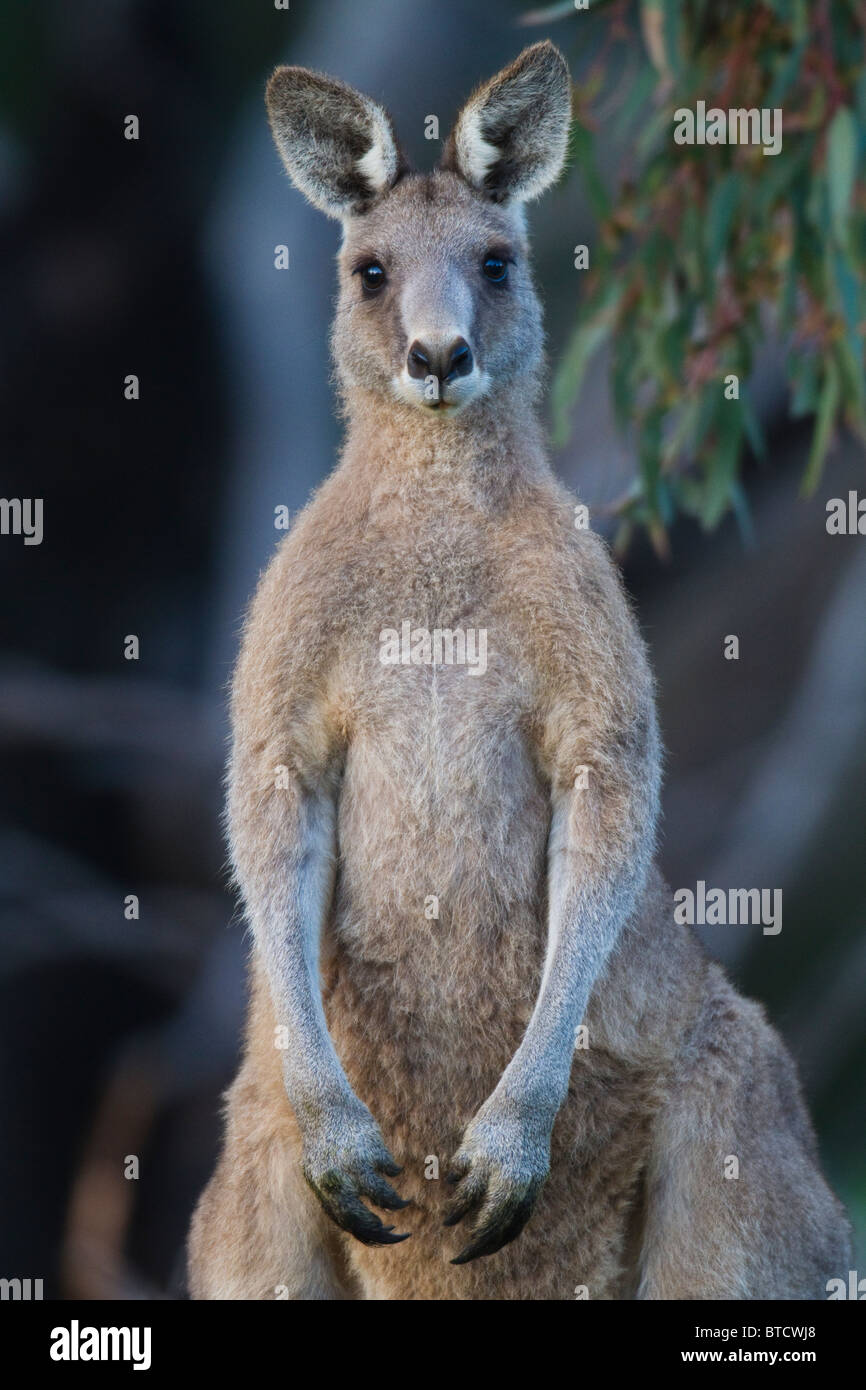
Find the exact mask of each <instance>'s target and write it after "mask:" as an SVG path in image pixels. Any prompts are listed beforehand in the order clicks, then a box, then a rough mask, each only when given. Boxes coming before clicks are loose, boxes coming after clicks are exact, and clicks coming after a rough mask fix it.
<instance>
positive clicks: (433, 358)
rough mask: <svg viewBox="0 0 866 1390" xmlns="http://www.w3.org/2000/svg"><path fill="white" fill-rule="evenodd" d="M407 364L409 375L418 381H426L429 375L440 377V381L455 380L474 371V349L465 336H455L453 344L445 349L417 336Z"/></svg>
mask: <svg viewBox="0 0 866 1390" xmlns="http://www.w3.org/2000/svg"><path fill="white" fill-rule="evenodd" d="M406 366H407V370H408V372H409V375H410V376H411V377H413V378H414V379H415V380H416V381H424V380H425V379H426V378H427V377H428V376H435V377H438V379H439V380H440V381H453V380H454V378H455V377H458V376H468V375H469V373H470V372H471V371H472V368H473V366H474V363H473V360H472V349H471V348H470V346H469V344H468V343H467V341H466V339H465V338H455V339H454V342H453V343H452V344H451V346H450V347H447V348H445V349H444V350H441V349H436V348H432V347H428V345H427V344H426V343H422V342H421V341H420V340H419V339H417V338H416V339H415V342H414V343H413V344H412V346H411V347H410V349H409V356H408V358H407V362H406Z"/></svg>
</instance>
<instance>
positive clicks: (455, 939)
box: [325, 672, 549, 1129]
mask: <svg viewBox="0 0 866 1390" xmlns="http://www.w3.org/2000/svg"><path fill="white" fill-rule="evenodd" d="M400 674H402V673H400ZM409 674H410V676H414V675H415V673H414V672H410V673H409ZM449 674H450V675H451V676H452V677H453V679H452V680H451V682H450V685H449V681H448V677H449ZM423 676H424V678H423V679H419V680H416V682H415V692H416V694H418V695H419V697H423V698H419V700H418V701H417V702H416V703H415V704H414V706H413V707H412V712H411V715H410V716H409V717H408V718H405V717H402V701H401V702H400V706H401V709H400V711H398V710H393V711H392V717H391V718H390V719H388V720H387V721H382V722H379V721H376V722H374V721H370V723H369V725H368V726H367V727H362V728H361V729H360V730H359V731H358V734H357V735H356V737H355V738H354V740H353V742H352V745H351V747H350V750H349V755H348V758H347V761H346V765H345V771H344V779H343V788H342V793H341V800H340V809H339V821H338V835H339V865H338V875H337V883H336V887H335V893H334V907H333V912H332V918H331V923H330V929H329V933H328V941H327V945H326V953H325V955H326V961H327V965H326V972H325V975H326V980H325V983H326V1009H327V1012H328V1015H329V1024H330V1027H331V1031H332V1035H333V1037H334V1040H335V1043H336V1045H337V1048H338V1051H339V1053H340V1057H341V1060H342V1062H343V1064H344V1066H345V1068H346V1070H347V1072H348V1074H349V1076H350V1079H351V1080H352V1081H353V1083H355V1084H356V1085H357V1087H358V1090H359V1093H360V1094H361V1095H362V1096H365V1097H366V1096H369V1097H370V1099H371V1101H373V1100H374V1099H375V1101H376V1103H377V1104H380V1099H379V1097H378V1096H375V1095H374V1094H371V1088H378V1087H379V1086H380V1084H385V1080H384V1078H385V1076H386V1075H387V1078H388V1082H387V1084H388V1085H390V1086H391V1087H392V1089H393V1090H394V1094H395V1097H396V1099H395V1106H396V1107H397V1108H400V1109H402V1108H404V1107H405V1108H407V1109H411V1108H412V1107H416V1108H417V1107H419V1106H424V1105H428V1104H429V1105H430V1106H432V1107H433V1108H436V1107H437V1106H438V1105H440V1104H441V1106H442V1107H443V1112H447V1116H448V1123H449V1129H450V1127H451V1126H453V1125H454V1124H455V1123H460V1121H461V1119H463V1120H465V1119H466V1118H468V1116H467V1115H466V1114H465V1113H464V1111H465V1109H466V1108H468V1107H470V1106H471V1105H472V1103H473V1102H475V1103H476V1104H477V1103H480V1100H483V1098H484V1094H485V1093H486V1092H485V1088H486V1090H487V1092H489V1090H491V1089H492V1088H493V1086H494V1085H495V1083H496V1080H497V1078H498V1075H499V1074H500V1073H501V1071H502V1068H503V1067H504V1066H505V1064H506V1063H507V1061H508V1059H509V1058H510V1056H511V1055H512V1054H513V1052H514V1050H515V1048H516V1047H517V1045H518V1043H519V1041H520V1038H521V1036H522V1034H523V1030H524V1029H525V1027H526V1023H527V1022H528V1019H529V1015H530V1013H531V1010H532V1007H533V1004H534V1000H535V996H536V993H537V989H538V982H539V978H540V971H541V965H542V962H543V958H544V950H545V939H546V922H545V915H546V913H545V908H546V882H545V877H546V875H545V869H546V844H547V834H548V829H549V809H548V806H549V801H548V796H547V792H546V789H545V787H544V785H543V783H542V780H541V778H540V776H539V773H538V770H537V768H536V767H535V765H534V762H533V759H532V756H531V752H530V750H529V748H528V746H527V743H526V740H525V737H524V735H523V732H522V730H521V729H520V728H519V727H518V726H517V725H515V723H514V718H513V713H512V715H511V719H510V721H509V720H508V719H504V718H502V717H501V711H500V710H498V709H497V701H496V695H495V688H494V689H490V690H488V692H487V698H486V699H485V698H484V695H483V694H482V693H481V692H480V691H478V692H477V693H476V691H475V690H473V689H471V688H469V689H467V684H468V681H467V679H466V678H464V679H463V680H462V681H461V680H460V678H459V676H456V675H455V673H446V674H445V675H444V677H443V676H442V673H437V675H436V676H435V677H434V676H432V675H431V674H430V673H423ZM469 680H471V678H469ZM455 700H459V701H460V702H461V704H462V709H461V716H460V718H457V717H455V711H454V709H453V703H454V701H455ZM512 709H513V705H512ZM469 1058H471V1063H468V1059H469ZM467 1070H468V1071H469V1072H471V1073H472V1074H471V1075H469V1076H467ZM461 1100H464V1101H465V1105H463V1104H461V1103H460V1102H461ZM455 1101H456V1102H457V1106H456V1111H457V1113H455Z"/></svg>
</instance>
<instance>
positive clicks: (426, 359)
mask: <svg viewBox="0 0 866 1390" xmlns="http://www.w3.org/2000/svg"><path fill="white" fill-rule="evenodd" d="M406 365H407V367H408V370H409V375H410V376H411V377H413V378H414V380H415V381H423V380H424V379H425V377H428V376H430V375H431V371H432V369H431V367H430V356H429V354H428V352H427V349H426V348H425V347H424V346H423V344H422V343H413V344H412V346H411V347H410V349H409V356H408V358H407V363H406ZM434 375H435V374H434Z"/></svg>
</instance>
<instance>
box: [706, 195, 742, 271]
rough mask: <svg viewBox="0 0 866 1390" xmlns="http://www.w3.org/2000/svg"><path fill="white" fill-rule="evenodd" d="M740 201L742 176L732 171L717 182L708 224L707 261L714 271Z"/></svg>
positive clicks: (726, 241) (708, 215) (725, 244)
mask: <svg viewBox="0 0 866 1390" xmlns="http://www.w3.org/2000/svg"><path fill="white" fill-rule="evenodd" d="M739 199H740V176H739V174H737V173H734V172H733V171H731V172H730V173H729V174H725V175H724V176H723V177H722V178H720V179H718V180H717V181H716V184H715V187H714V188H713V195H712V197H711V199H710V207H709V212H708V213H707V222H706V242H707V259H708V260H709V262H710V266H711V268H712V269H715V268H716V266H717V264H718V262H719V261H720V260H721V258H722V255H723V253H724V250H725V247H726V246H727V243H728V236H729V235H730V231H731V223H732V222H733V220H734V213H735V212H736V209H737V204H738V202H739Z"/></svg>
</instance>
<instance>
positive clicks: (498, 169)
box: [442, 40, 571, 203]
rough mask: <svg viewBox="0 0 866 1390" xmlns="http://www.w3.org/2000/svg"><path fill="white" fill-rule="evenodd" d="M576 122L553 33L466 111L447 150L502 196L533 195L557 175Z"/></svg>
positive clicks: (452, 165)
mask: <svg viewBox="0 0 866 1390" xmlns="http://www.w3.org/2000/svg"><path fill="white" fill-rule="evenodd" d="M570 122H571V79H570V77H569V75H568V68H567V66H566V62H565V59H564V58H563V56H562V54H561V53H560V51H559V49H558V48H556V47H554V45H553V44H552V43H550V41H549V40H545V41H544V42H543V43H535V44H533V45H532V47H531V48H525V49H524V50H523V52H522V53H521V54H520V56H519V57H518V58H515V60H514V62H513V63H511V64H510V65H509V66H508V67H507V68H503V70H502V72H500V73H497V75H496V76H495V77H491V79H490V81H489V82H485V84H484V86H483V87H479V89H478V91H477V92H475V93H474V95H473V96H471V97H470V98H469V100H468V102H467V103H466V105H465V106H464V107H463V110H462V111H461V112H460V115H459V116H458V118H457V123H456V125H455V126H454V129H453V131H452V132H451V135H450V137H449V139H448V143H447V145H446V147H445V153H444V154H443V157H442V168H443V169H453V170H454V171H455V173H458V174H460V175H461V177H462V178H464V179H465V180H466V182H467V183H468V184H469V185H470V186H471V187H472V188H477V189H478V190H479V192H483V193H487V194H488V195H489V196H490V197H491V198H492V199H493V200H494V201H495V202H497V203H505V202H516V203H523V202H527V201H528V200H529V199H530V198H537V197H538V195H539V193H543V192H544V190H545V188H548V187H549V186H550V184H552V183H553V182H554V180H555V179H556V178H557V176H558V174H559V172H560V170H561V168H562V165H563V162H564V160H565V148H566V144H567V141H568V128H569V125H570Z"/></svg>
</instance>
